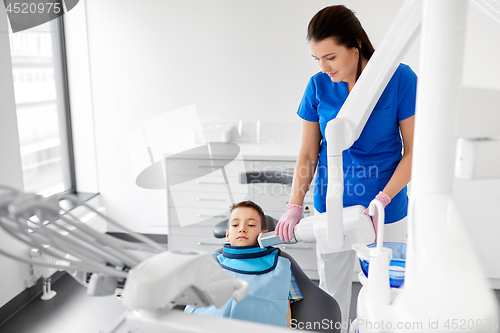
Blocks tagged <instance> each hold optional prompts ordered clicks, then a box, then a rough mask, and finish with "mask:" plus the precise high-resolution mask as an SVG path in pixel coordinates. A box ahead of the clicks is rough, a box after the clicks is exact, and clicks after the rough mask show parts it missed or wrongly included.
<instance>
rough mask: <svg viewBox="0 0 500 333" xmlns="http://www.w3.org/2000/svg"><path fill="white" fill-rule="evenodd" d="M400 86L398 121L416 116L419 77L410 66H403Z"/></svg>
mask: <svg viewBox="0 0 500 333" xmlns="http://www.w3.org/2000/svg"><path fill="white" fill-rule="evenodd" d="M401 69H402V73H401V76H400V78H399V86H398V121H400V120H405V119H406V118H409V117H411V116H413V115H415V101H416V98H417V75H416V74H415V72H413V70H412V69H411V68H410V66H407V65H403V66H402V68H401Z"/></svg>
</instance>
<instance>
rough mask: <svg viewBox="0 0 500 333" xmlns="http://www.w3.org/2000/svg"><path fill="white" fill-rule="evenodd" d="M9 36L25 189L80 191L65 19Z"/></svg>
mask: <svg viewBox="0 0 500 333" xmlns="http://www.w3.org/2000/svg"><path fill="white" fill-rule="evenodd" d="M9 39H10V48H11V57H12V71H13V77H14V92H15V98H16V108H17V121H18V128H19V141H20V145H21V159H22V166H23V176H24V190H25V192H34V193H38V194H42V195H51V194H54V193H58V192H66V191H74V190H75V185H74V184H75V181H74V178H75V177H74V166H73V154H72V145H71V131H70V119H69V103H68V94H67V80H66V65H65V57H64V42H63V41H64V39H63V25H62V18H61V17H59V18H56V19H54V20H52V21H49V22H47V23H45V24H42V25H39V26H37V27H34V28H31V29H27V30H24V31H20V32H16V33H12V30H11V31H10V34H9Z"/></svg>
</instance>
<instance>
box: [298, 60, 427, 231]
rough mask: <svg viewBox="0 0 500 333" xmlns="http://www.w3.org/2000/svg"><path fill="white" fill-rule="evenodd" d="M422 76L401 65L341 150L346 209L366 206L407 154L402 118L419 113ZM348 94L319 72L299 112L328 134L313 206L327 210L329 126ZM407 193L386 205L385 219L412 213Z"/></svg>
mask: <svg viewBox="0 0 500 333" xmlns="http://www.w3.org/2000/svg"><path fill="white" fill-rule="evenodd" d="M416 93H417V76H416V75H415V73H414V72H413V71H412V69H411V68H410V67H409V66H408V65H404V64H400V65H399V66H398V68H397V69H396V72H395V73H394V75H393V76H392V78H391V80H390V81H389V83H388V84H387V87H386V88H385V90H384V92H383V93H382V95H381V96H380V99H379V100H378V102H377V104H376V105H375V108H374V109H373V112H372V114H371V115H370V118H368V121H367V123H366V126H365V128H364V129H363V131H362V132H361V135H360V137H359V138H358V140H356V142H354V144H353V145H352V147H351V148H349V149H347V150H345V151H344V152H343V154H342V157H343V164H344V168H343V170H342V172H343V173H344V207H349V206H353V205H363V206H365V207H368V205H369V203H370V201H371V200H373V199H374V198H375V196H376V195H377V194H378V192H379V191H382V190H383V189H384V187H385V185H386V184H387V183H388V182H389V179H390V178H391V176H392V174H393V173H394V170H395V169H396V167H397V165H398V163H399V161H400V160H401V158H402V148H403V143H402V139H401V135H400V132H399V123H398V122H399V121H400V120H404V119H406V118H409V117H411V116H413V115H414V114H415V99H416ZM347 96H348V91H347V82H332V80H331V79H330V77H329V76H328V75H327V74H324V73H321V72H320V73H318V74H316V75H314V76H313V77H312V78H311V79H310V80H309V83H308V85H307V88H306V91H305V93H304V96H303V97H302V101H301V103H300V105H299V110H298V112H297V114H298V115H299V116H300V117H301V118H302V119H304V120H307V121H313V122H319V126H320V130H321V134H322V135H323V138H322V141H321V146H320V153H319V159H318V168H317V175H316V181H315V192H314V207H315V208H316V210H317V211H319V212H320V213H322V212H325V211H326V191H327V187H328V171H327V142H326V138H325V128H326V124H327V123H328V122H329V121H330V120H331V119H333V118H335V117H336V116H337V114H338V113H339V111H340V108H341V107H342V105H343V104H344V102H345V100H346V98H347ZM407 211H408V196H407V189H406V187H405V188H404V189H402V190H401V191H400V192H399V193H398V194H397V195H396V196H395V197H394V198H393V199H392V201H391V203H390V204H389V205H388V206H387V207H386V209H385V223H393V222H396V221H399V220H401V219H402V218H404V217H405V216H406V215H407Z"/></svg>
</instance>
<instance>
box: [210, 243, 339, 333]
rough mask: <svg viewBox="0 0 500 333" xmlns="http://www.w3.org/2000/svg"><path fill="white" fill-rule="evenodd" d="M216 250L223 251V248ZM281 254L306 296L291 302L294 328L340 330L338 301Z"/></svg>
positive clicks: (303, 294)
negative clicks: (289, 265)
mask: <svg viewBox="0 0 500 333" xmlns="http://www.w3.org/2000/svg"><path fill="white" fill-rule="evenodd" d="M216 252H219V253H222V249H219V250H217V251H216ZM280 256H281V257H284V258H287V259H288V260H290V263H291V268H292V272H293V275H294V276H295V280H297V284H298V285H299V288H300V291H301V293H302V296H303V297H304V299H302V300H300V301H298V302H294V303H292V304H290V309H291V311H292V323H293V326H292V328H293V327H295V328H297V329H303V330H310V331H314V332H335V333H338V332H340V327H341V323H342V321H341V316H340V307H339V305H338V303H337V301H336V300H335V299H334V298H333V297H332V296H330V295H329V294H327V293H326V292H325V291H323V290H322V289H321V288H320V287H319V286H318V285H317V284H316V283H314V282H313V281H311V279H309V277H308V276H307V275H306V273H304V271H303V270H302V268H300V266H299V264H298V263H297V262H296V261H295V259H293V258H292V257H291V256H290V255H289V254H288V253H286V252H284V251H281V254H280Z"/></svg>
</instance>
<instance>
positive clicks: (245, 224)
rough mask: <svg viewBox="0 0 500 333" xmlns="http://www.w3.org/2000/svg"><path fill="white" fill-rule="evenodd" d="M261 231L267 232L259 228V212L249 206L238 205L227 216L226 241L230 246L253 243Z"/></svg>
mask: <svg viewBox="0 0 500 333" xmlns="http://www.w3.org/2000/svg"><path fill="white" fill-rule="evenodd" d="M261 232H267V230H261V221H260V215H259V213H258V212H257V211H256V210H255V209H253V208H250V207H239V208H236V209H235V210H233V212H232V213H231V216H230V217H229V226H228V230H226V241H228V242H229V243H230V244H231V246H250V245H255V244H257V237H258V236H259V234H260V233H261Z"/></svg>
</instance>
